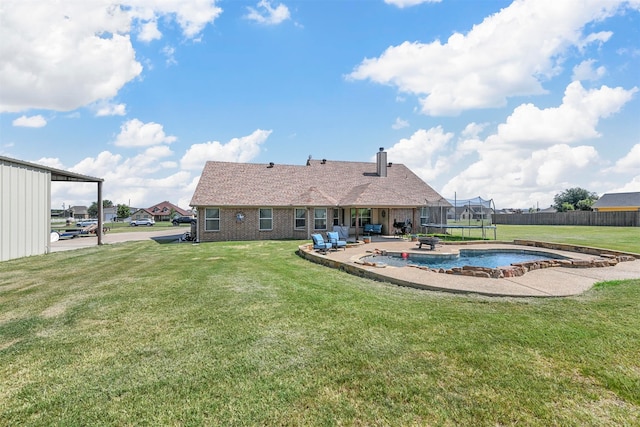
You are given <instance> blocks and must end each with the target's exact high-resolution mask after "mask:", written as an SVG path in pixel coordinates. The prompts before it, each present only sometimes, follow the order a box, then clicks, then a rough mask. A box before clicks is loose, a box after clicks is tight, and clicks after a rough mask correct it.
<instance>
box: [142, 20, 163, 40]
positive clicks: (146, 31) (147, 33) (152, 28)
mask: <svg viewBox="0 0 640 427" xmlns="http://www.w3.org/2000/svg"><path fill="white" fill-rule="evenodd" d="M161 38H162V33H161V32H160V30H159V29H158V23H157V22H156V21H155V20H151V21H147V22H143V23H142V24H141V25H140V32H139V33H138V40H140V41H143V42H150V41H153V40H158V39H161Z"/></svg>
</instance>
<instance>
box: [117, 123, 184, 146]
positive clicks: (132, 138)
mask: <svg viewBox="0 0 640 427" xmlns="http://www.w3.org/2000/svg"><path fill="white" fill-rule="evenodd" d="M176 139H177V138H176V137H175V136H170V135H166V134H165V133H164V129H163V127H162V125H160V124H158V123H154V122H149V123H143V122H141V121H140V120H138V119H132V120H129V121H127V122H124V123H123V124H122V126H120V133H119V134H118V136H117V137H116V140H115V142H114V144H115V145H116V146H118V147H147V146H150V145H158V144H171V143H172V142H174V141H176Z"/></svg>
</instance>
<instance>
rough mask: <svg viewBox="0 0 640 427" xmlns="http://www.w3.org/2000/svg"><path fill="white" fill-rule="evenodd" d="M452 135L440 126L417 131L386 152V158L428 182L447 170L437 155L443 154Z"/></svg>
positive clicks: (446, 166)
mask: <svg viewBox="0 0 640 427" xmlns="http://www.w3.org/2000/svg"><path fill="white" fill-rule="evenodd" d="M452 138H453V133H450V132H446V133H445V132H444V130H443V129H442V127H441V126H437V127H435V128H431V129H429V130H425V129H419V130H417V131H416V132H415V133H414V134H413V135H411V137H409V138H403V139H401V140H400V141H398V142H397V143H396V144H394V145H393V146H392V147H391V148H389V149H388V150H387V152H388V158H390V159H393V162H396V163H402V164H404V165H405V166H407V167H409V168H410V169H411V170H413V171H414V172H415V173H416V174H417V175H419V176H420V177H421V178H423V179H424V180H425V181H427V182H429V181H430V180H433V179H434V178H436V177H437V176H438V175H440V174H441V173H442V172H443V171H445V170H446V169H447V168H448V165H447V164H446V163H445V162H443V161H442V157H441V156H438V154H439V153H441V152H444V151H445V150H446V149H447V148H448V146H449V143H450V141H451V139H452Z"/></svg>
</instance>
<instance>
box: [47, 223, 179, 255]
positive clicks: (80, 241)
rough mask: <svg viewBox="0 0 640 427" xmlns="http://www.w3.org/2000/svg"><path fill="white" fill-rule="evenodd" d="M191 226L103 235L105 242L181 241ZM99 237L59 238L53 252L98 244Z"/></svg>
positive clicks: (52, 245)
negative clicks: (172, 239)
mask: <svg viewBox="0 0 640 427" xmlns="http://www.w3.org/2000/svg"><path fill="white" fill-rule="evenodd" d="M190 230H191V227H171V228H164V227H163V228H161V229H153V230H149V231H146V230H145V231H130V232H123V233H106V234H105V235H104V236H103V237H102V242H103V243H104V244H111V243H121V242H131V241H136V240H154V239H163V240H165V239H171V238H172V237H173V238H174V239H175V241H176V242H177V241H179V240H180V238H181V237H182V236H183V235H184V233H185V232H186V231H190ZM97 244H98V238H97V237H96V236H95V235H93V234H92V235H89V236H83V237H76V238H73V239H64V240H58V241H57V242H53V243H51V252H60V251H68V250H72V249H80V248H88V247H91V246H96V245H97Z"/></svg>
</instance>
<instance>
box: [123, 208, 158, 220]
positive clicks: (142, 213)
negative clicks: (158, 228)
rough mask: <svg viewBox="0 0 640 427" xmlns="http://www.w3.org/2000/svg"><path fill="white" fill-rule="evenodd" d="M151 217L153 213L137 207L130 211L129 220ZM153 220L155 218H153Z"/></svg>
mask: <svg viewBox="0 0 640 427" xmlns="http://www.w3.org/2000/svg"><path fill="white" fill-rule="evenodd" d="M147 218H149V219H153V214H152V213H151V212H149V211H148V210H146V209H137V210H136V211H132V212H131V216H130V217H129V219H130V220H134V219H147ZM154 221H155V220H154Z"/></svg>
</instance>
